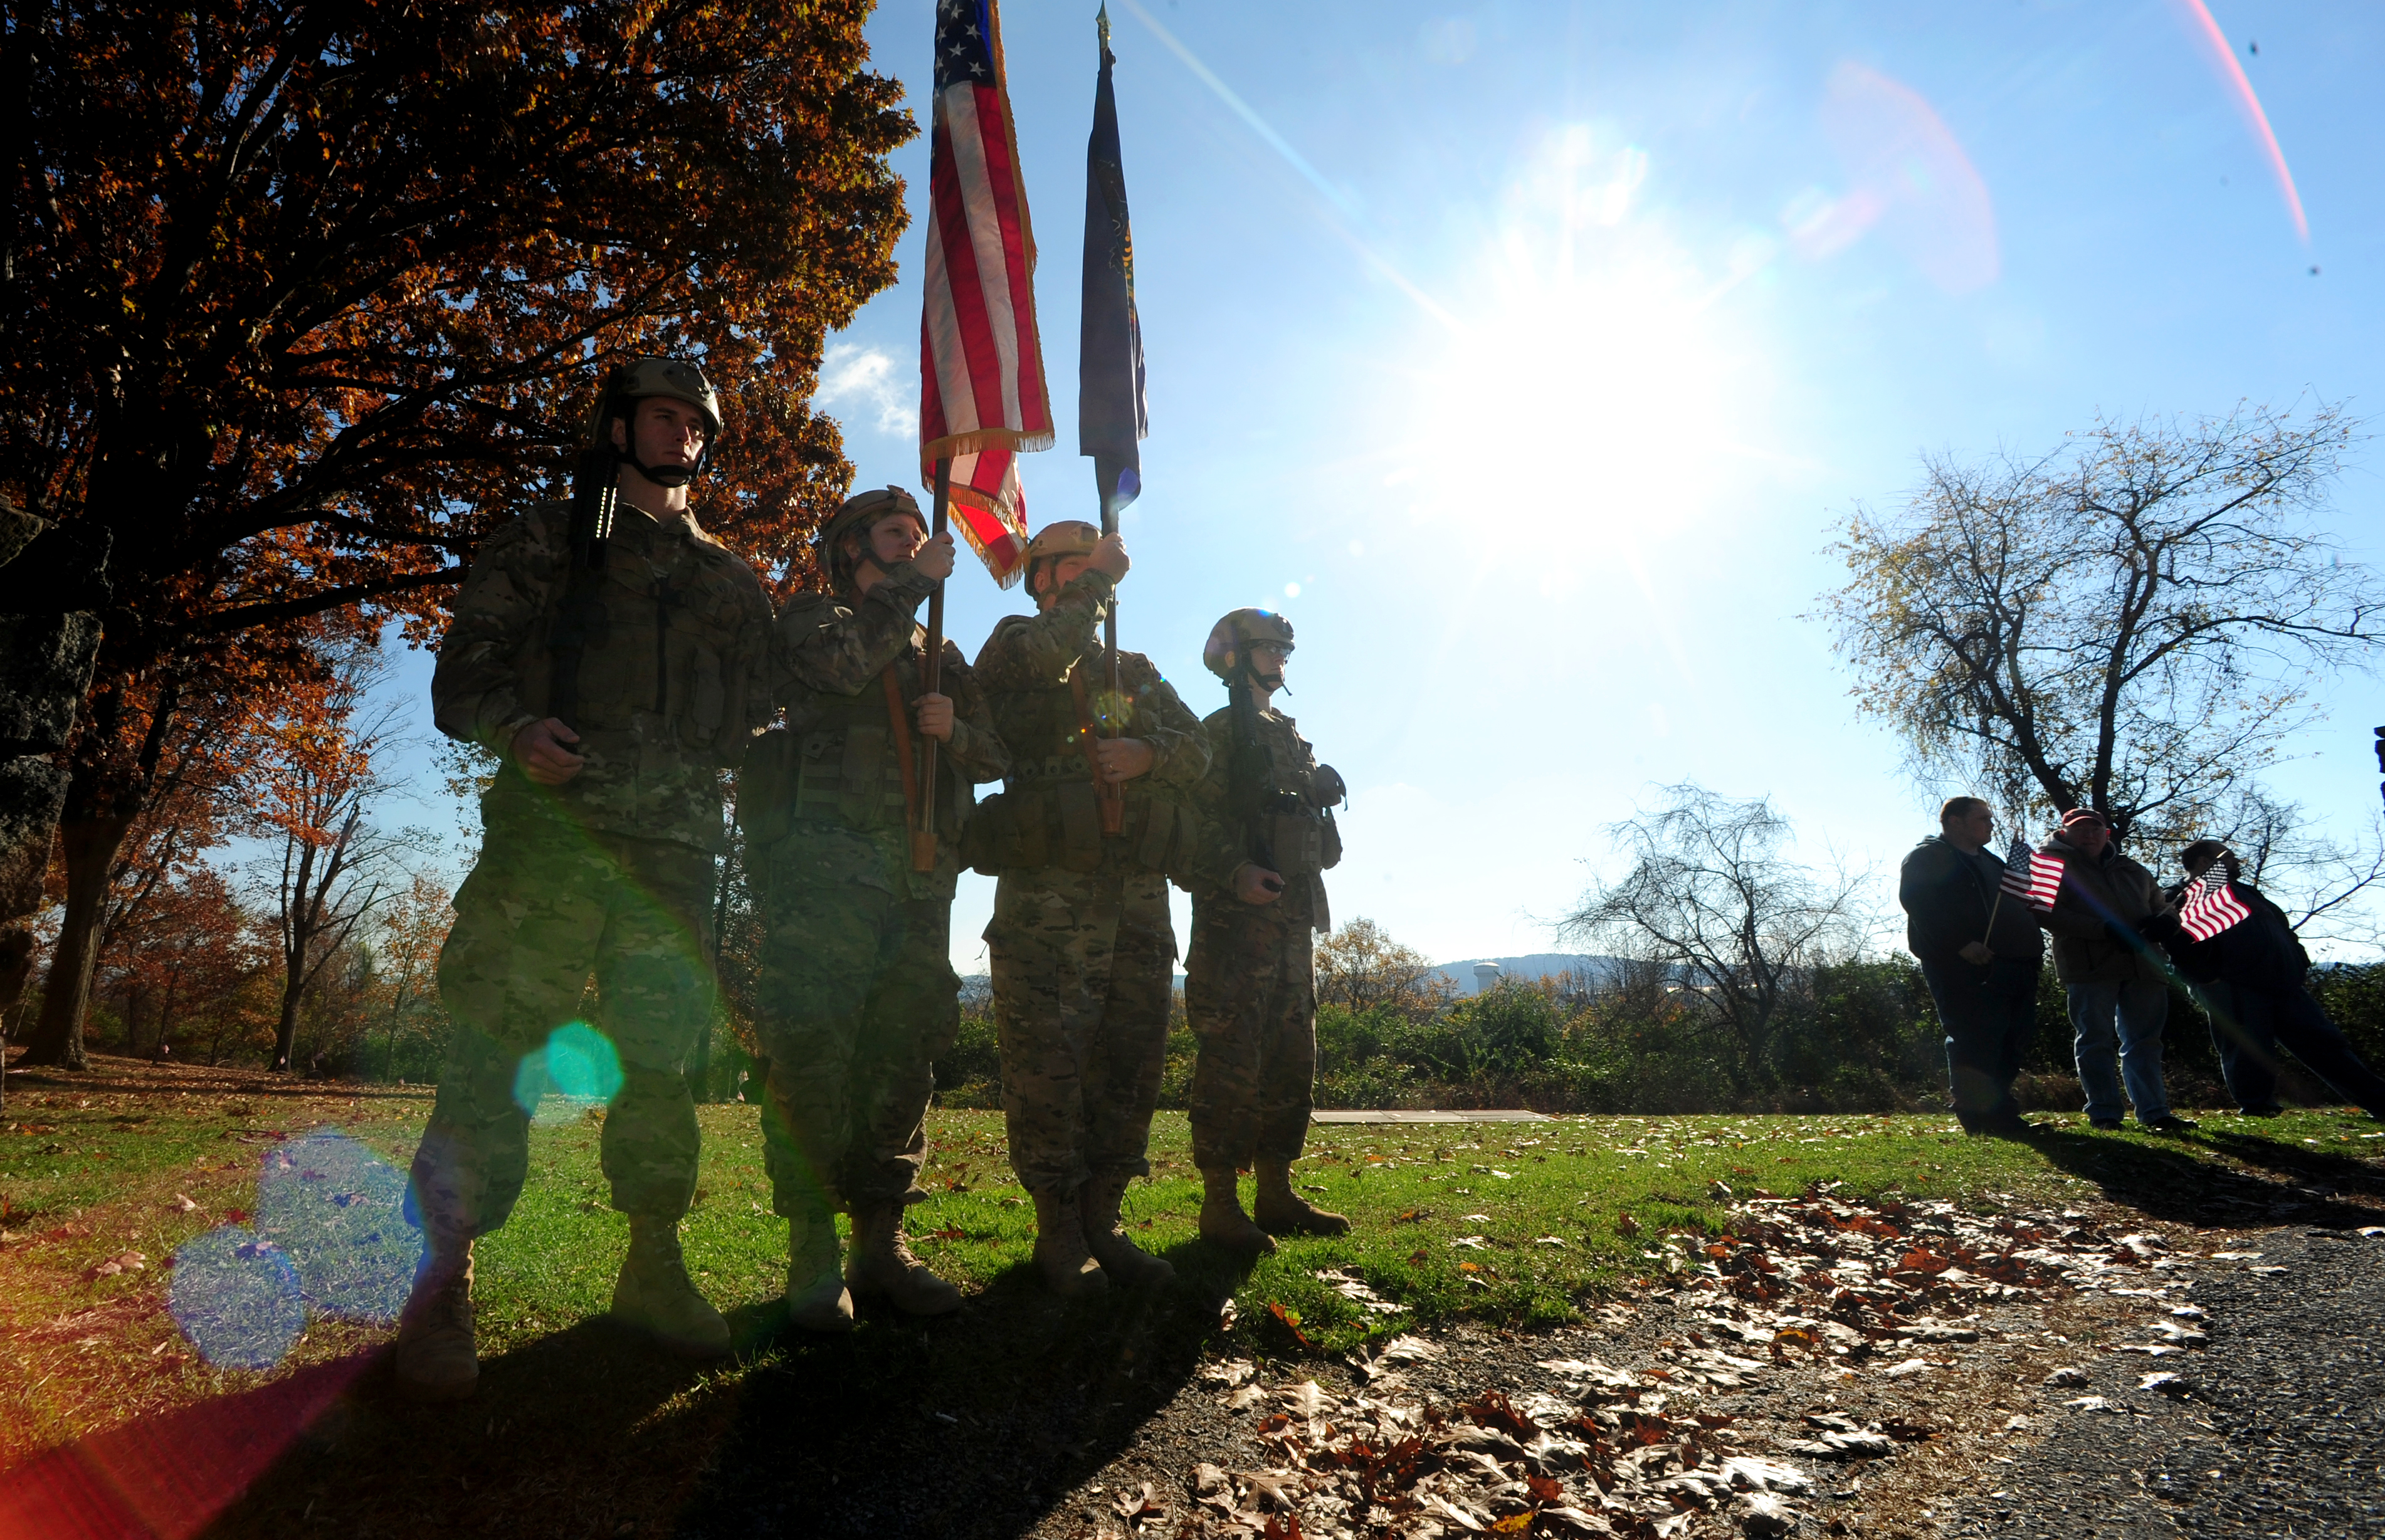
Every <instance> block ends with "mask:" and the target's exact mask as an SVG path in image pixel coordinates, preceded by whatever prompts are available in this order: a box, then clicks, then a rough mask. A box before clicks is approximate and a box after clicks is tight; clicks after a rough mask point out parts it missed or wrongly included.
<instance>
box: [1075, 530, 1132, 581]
mask: <svg viewBox="0 0 2385 1540" xmlns="http://www.w3.org/2000/svg"><path fill="white" fill-rule="evenodd" d="M1085 565H1088V566H1090V567H1093V569H1094V570H1095V571H1097V572H1102V573H1106V574H1107V575H1108V577H1109V580H1110V581H1111V582H1113V583H1115V582H1117V581H1118V579H1119V578H1123V577H1125V576H1126V575H1127V569H1128V568H1130V567H1131V566H1133V565H1134V564H1133V563H1132V562H1130V561H1129V560H1127V555H1126V537H1125V536H1124V535H1115V534H1113V535H1104V536H1103V537H1102V539H1101V543H1100V544H1098V545H1096V546H1094V547H1093V560H1092V561H1090V562H1088V563H1086V564H1085Z"/></svg>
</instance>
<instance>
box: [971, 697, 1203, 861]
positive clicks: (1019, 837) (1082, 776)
mask: <svg viewBox="0 0 2385 1540" xmlns="http://www.w3.org/2000/svg"><path fill="white" fill-rule="evenodd" d="M1090 663H1091V660H1088V664H1090ZM1085 666H1087V664H1080V671H1081V670H1082V669H1083V668H1084V667H1085ZM1090 689H1091V687H1090V685H1088V686H1087V688H1086V689H1083V690H1080V689H1078V688H1076V687H1074V686H1071V685H1066V684H1064V685H1056V686H1054V687H1052V688H1051V689H1037V690H1021V691H1011V692H1005V694H1004V695H1003V696H1002V697H1001V699H1000V700H999V701H997V702H996V703H995V708H994V709H995V719H996V721H997V722H998V723H999V724H1000V726H1001V729H1002V740H1003V743H1004V745H1005V747H1007V748H1008V749H1009V750H1010V760H1011V768H1010V776H1009V778H1008V779H1006V780H1005V781H1004V782H1003V789H1002V790H1001V791H1000V792H999V793H997V794H996V795H994V796H993V797H989V798H987V799H986V800H985V801H983V802H981V803H980V804H979V805H978V809H977V815H976V818H975V820H974V821H973V822H972V823H971V824H970V826H969V837H968V841H967V842H966V843H965V844H964V845H963V847H962V859H963V860H965V861H967V862H968V864H969V866H970V867H971V868H972V869H973V870H975V871H978V872H981V873H983V874H985V875H986V876H999V875H1000V874H1001V873H1002V872H1004V871H1005V870H1008V871H1021V870H1030V871H1031V870H1036V869H1039V868H1043V867H1054V866H1056V867H1059V868H1062V869H1063V870H1066V871H1071V872H1097V871H1102V870H1105V869H1118V868H1124V869H1127V870H1132V871H1144V872H1164V873H1168V874H1169V875H1171V876H1174V875H1177V874H1180V873H1181V872H1182V871H1183V870H1184V869H1185V868H1186V866H1187V865H1188V864H1189V863H1190V862H1191V860H1192V858H1193V853H1194V851H1195V850H1196V849H1197V848H1198V845H1199V841H1200V833H1201V830H1200V819H1199V816H1198V814H1196V813H1194V812H1193V808H1192V807H1191V805H1190V804H1188V803H1184V802H1180V801H1177V800H1176V799H1175V798H1174V797H1172V796H1170V795H1169V794H1168V793H1167V792H1165V791H1162V790H1159V789H1156V788H1155V787H1153V786H1152V785H1151V783H1150V778H1149V777H1148V776H1137V777H1136V778H1135V779H1133V780H1130V781H1129V782H1127V783H1126V785H1125V787H1124V789H1123V796H1124V801H1125V804H1126V817H1125V822H1124V826H1123V827H1122V828H1121V829H1120V830H1119V832H1118V833H1117V834H1115V835H1105V834H1104V833H1103V832H1102V817H1101V799H1100V798H1099V797H1098V796H1097V795H1096V794H1095V792H1094V785H1093V764H1092V761H1091V757H1090V754H1089V752H1088V748H1089V745H1088V743H1087V736H1088V735H1087V732H1086V727H1087V725H1088V724H1089V723H1090V721H1091V712H1090V705H1089V702H1090ZM1080 696H1082V697H1083V698H1084V700H1085V702H1087V703H1085V704H1080Z"/></svg>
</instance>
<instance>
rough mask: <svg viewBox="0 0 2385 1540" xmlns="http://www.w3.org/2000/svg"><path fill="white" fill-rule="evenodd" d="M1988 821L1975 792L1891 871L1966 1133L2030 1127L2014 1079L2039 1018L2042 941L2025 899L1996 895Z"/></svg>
mask: <svg viewBox="0 0 2385 1540" xmlns="http://www.w3.org/2000/svg"><path fill="white" fill-rule="evenodd" d="M1994 832H1995V818H1994V816H1993V815H1992V813H1989V811H1988V804H1987V803H1985V802H1983V801H1980V800H1979V798H1977V797H1956V798H1954V799H1952V800H1951V801H1948V802H1947V803H1946V805H1945V806H1944V807H1943V808H1941V809H1940V810H1939V813H1938V832H1937V833H1936V834H1933V835H1931V836H1930V837H1929V838H1927V839H1924V840H1923V841H1922V842H1921V843H1920V844H1918V845H1916V846H1915V847H1914V848H1913V852H1912V853H1911V854H1910V855H1907V856H1906V857H1905V858H1904V868H1903V869H1902V871H1901V872H1900V873H1899V875H1898V881H1897V888H1896V896H1897V900H1898V901H1899V902H1901V903H1903V904H1904V941H1905V945H1906V946H1908V947H1910V948H1911V949H1912V950H1913V955H1914V956H1915V957H1916V958H1918V959H1919V960H1920V963H1921V977H1922V979H1923V981H1924V982H1926V983H1927V984H1928V985H1929V998H1930V1000H1933V1001H1935V1002H1936V1004H1937V1006H1938V1020H1939V1021H1940V1022H1941V1023H1942V1025H1944V1026H1945V1028H1946V1082H1947V1090H1948V1094H1949V1097H1950V1099H1951V1100H1952V1103H1953V1106H1954V1117H1955V1119H1956V1121H1957V1122H1959V1123H1961V1124H1962V1125H1963V1127H1964V1129H1965V1130H1966V1131H1967V1132H1969V1133H1973V1134H2017V1133H2020V1132H2022V1131H2024V1130H2025V1129H2027V1128H2028V1126H2029V1124H2027V1123H2026V1122H2024V1121H2023V1120H2022V1118H2021V1115H2020V1109H2019V1107H2018V1106H2017V1105H2016V1104H2015V1103H2014V1101H2013V1097H2012V1085H2013V1076H2014V1075H2016V1074H2018V1073H2019V1072H2020V1062H2021V1056H2022V1055H2023V1054H2024V1053H2026V1052H2027V1051H2028V1049H2029V1034H2030V1032H2031V1031H2033V1030H2034V1029H2035V1027H2036V1025H2037V975H2038V971H2039V968H2040V966H2041V965H2042V962H2043V960H2044V955H2045V941H2044V938H2042V937H2041V936H2040V935H2039V934H2038V930H2037V922H2036V921H2035V920H2034V919H2033V918H2031V916H2030V914H2029V905H2028V904H2027V903H2025V902H2023V901H2022V900H2018V899H2015V898H2011V897H2009V896H2006V895H2004V893H2003V891H2002V889H2003V884H2004V863H2003V862H2001V861H1999V860H1997V859H1996V858H1995V857H1994V856H1993V855H1992V854H1990V853H1989V852H1988V848H1987V846H1988V838H1989V837H1990V836H1991V835H1992V834H1993V833H1994Z"/></svg>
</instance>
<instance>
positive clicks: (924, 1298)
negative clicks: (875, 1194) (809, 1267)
mask: <svg viewBox="0 0 2385 1540" xmlns="http://www.w3.org/2000/svg"><path fill="white" fill-rule="evenodd" d="M844 1281H845V1283H846V1284H847V1285H850V1286H851V1287H852V1289H853V1291H854V1292H855V1294H864V1293H867V1294H875V1295H880V1296H882V1297H884V1298H886V1299H887V1300H888V1301H889V1302H890V1303H891V1304H893V1307H894V1308H895V1309H896V1310H901V1311H902V1312H903V1313H904V1314H905V1315H947V1314H950V1313H951V1312H952V1311H954V1310H958V1309H960V1308H961V1291H960V1290H958V1289H956V1288H955V1287H954V1286H953V1285H950V1284H948V1283H946V1282H944V1281H943V1279H942V1278H939V1277H937V1276H936V1275H935V1274H934V1273H930V1272H929V1271H928V1264H927V1263H925V1262H923V1261H920V1260H919V1259H918V1258H917V1257H915V1256H913V1255H912V1254H911V1244H910V1242H908V1241H906V1240H905V1239H904V1238H903V1205H901V1204H900V1203H871V1204H867V1205H859V1206H856V1207H855V1209H854V1211H853V1255H852V1256H850V1257H848V1258H847V1259H846V1260H845V1263H844Z"/></svg>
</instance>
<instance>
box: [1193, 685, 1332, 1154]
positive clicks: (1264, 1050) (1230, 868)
mask: <svg viewBox="0 0 2385 1540" xmlns="http://www.w3.org/2000/svg"><path fill="white" fill-rule="evenodd" d="M1233 718H1234V713H1233V709H1232V708H1231V707H1227V708H1225V709H1223V710H1220V711H1217V712H1214V713H1212V714H1210V715H1209V716H1208V717H1207V718H1206V719H1205V720H1204V721H1203V722H1202V724H1201V729H1202V732H1203V733H1204V735H1205V737H1206V739H1207V741H1208V744H1209V770H1208V774H1207V775H1206V776H1204V777H1203V779H1202V782H1201V786H1200V789H1199V791H1198V793H1197V801H1198V803H1199V806H1200V809H1201V812H1202V814H1203V827H1204V835H1205V838H1204V840H1203V843H1202V848H1201V851H1200V854H1199V857H1198V858H1197V859H1196V861H1195V862H1194V863H1193V870H1192V876H1193V884H1192V887H1193V947H1192V951H1191V954H1190V955H1189V956H1188V957H1187V959H1186V960H1185V964H1184V1007H1185V1011H1186V1013H1187V1014H1189V1015H1190V1016H1191V1018H1192V1023H1193V1033H1194V1035H1195V1036H1196V1037H1198V1038H1199V1040H1200V1044H1201V1049H1200V1057H1199V1058H1198V1059H1196V1060H1195V1061H1194V1062H1193V1109H1192V1111H1193V1118H1192V1122H1193V1164H1194V1165H1196V1166H1198V1167H1200V1168H1202V1169H1203V1170H1205V1171H1206V1170H1213V1169H1217V1168H1225V1169H1229V1170H1231V1169H1234V1168H1247V1167H1249V1166H1250V1165H1251V1164H1252V1163H1253V1162H1254V1161H1255V1160H1257V1159H1259V1158H1262V1157H1264V1158H1268V1159H1273V1160H1279V1161H1292V1160H1294V1159H1297V1158H1298V1156H1299V1154H1300V1150H1301V1146H1302V1145H1303V1144H1304V1143H1305V1141H1306V1139H1307V1136H1308V1116H1309V1112H1310V1109H1311V1106H1312V1101H1311V1091H1312V1088H1313V1086H1314V1082H1315V1080H1316V1074H1317V975H1316V967H1315V950H1314V947H1313V945H1312V943H1311V942H1310V940H1309V934H1310V932H1312V931H1324V930H1330V929H1331V928H1332V926H1333V922H1332V917H1331V915H1330V913H1328V911H1327V908H1326V901H1325V879H1324V877H1323V876H1322V874H1323V873H1324V872H1325V871H1327V870H1329V869H1330V868H1331V867H1332V866H1334V865H1335V864H1337V863H1339V862H1340V861H1341V859H1342V835H1341V831H1340V830H1339V829H1337V828H1336V827H1335V826H1334V823H1333V813H1332V812H1331V803H1332V802H1334V801H1339V800H1340V795H1341V794H1340V789H1339V784H1338V781H1337V780H1332V779H1329V778H1328V777H1330V772H1325V773H1324V774H1323V775H1322V776H1320V771H1319V766H1318V765H1317V756H1316V755H1315V754H1314V753H1313V752H1311V751H1310V750H1309V746H1308V742H1307V740H1306V739H1303V738H1302V737H1301V736H1300V732H1299V729H1298V727H1296V726H1295V725H1294V724H1293V722H1292V718H1291V717H1289V716H1286V715H1283V714H1281V713H1280V712H1277V711H1275V710H1273V709H1271V708H1270V709H1262V710H1261V711H1260V712H1259V713H1258V716H1257V727H1258V731H1257V737H1258V741H1259V744H1260V746H1261V748H1263V749H1264V750H1265V751H1266V753H1267V768H1268V772H1269V780H1268V784H1269V785H1271V786H1272V787H1273V788H1274V789H1275V792H1276V805H1275V807H1274V809H1273V810H1272V811H1270V812H1268V813H1264V814H1262V815H1260V816H1257V817H1255V818H1252V817H1237V816H1236V815H1235V811H1234V809H1233V805H1232V801H1231V797H1230V786H1229V777H1230V766H1231V765H1232V764H1233V759H1234V748H1235V727H1234V720H1233ZM1247 861H1256V862H1258V863H1260V864H1261V865H1263V866H1266V867H1267V869H1268V870H1270V871H1273V872H1275V873H1276V874H1277V875H1278V876H1281V877H1282V878H1283V881H1284V887H1283V891H1282V893H1281V894H1280V896H1279V897H1278V898H1277V899H1276V900H1275V901H1274V902H1273V903H1267V904H1250V903H1244V902H1242V900H1240V899H1238V898H1236V897H1235V896H1234V889H1233V882H1234V873H1235V871H1236V869H1237V868H1239V867H1240V866H1241V865H1242V863H1244V862H1247Z"/></svg>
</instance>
